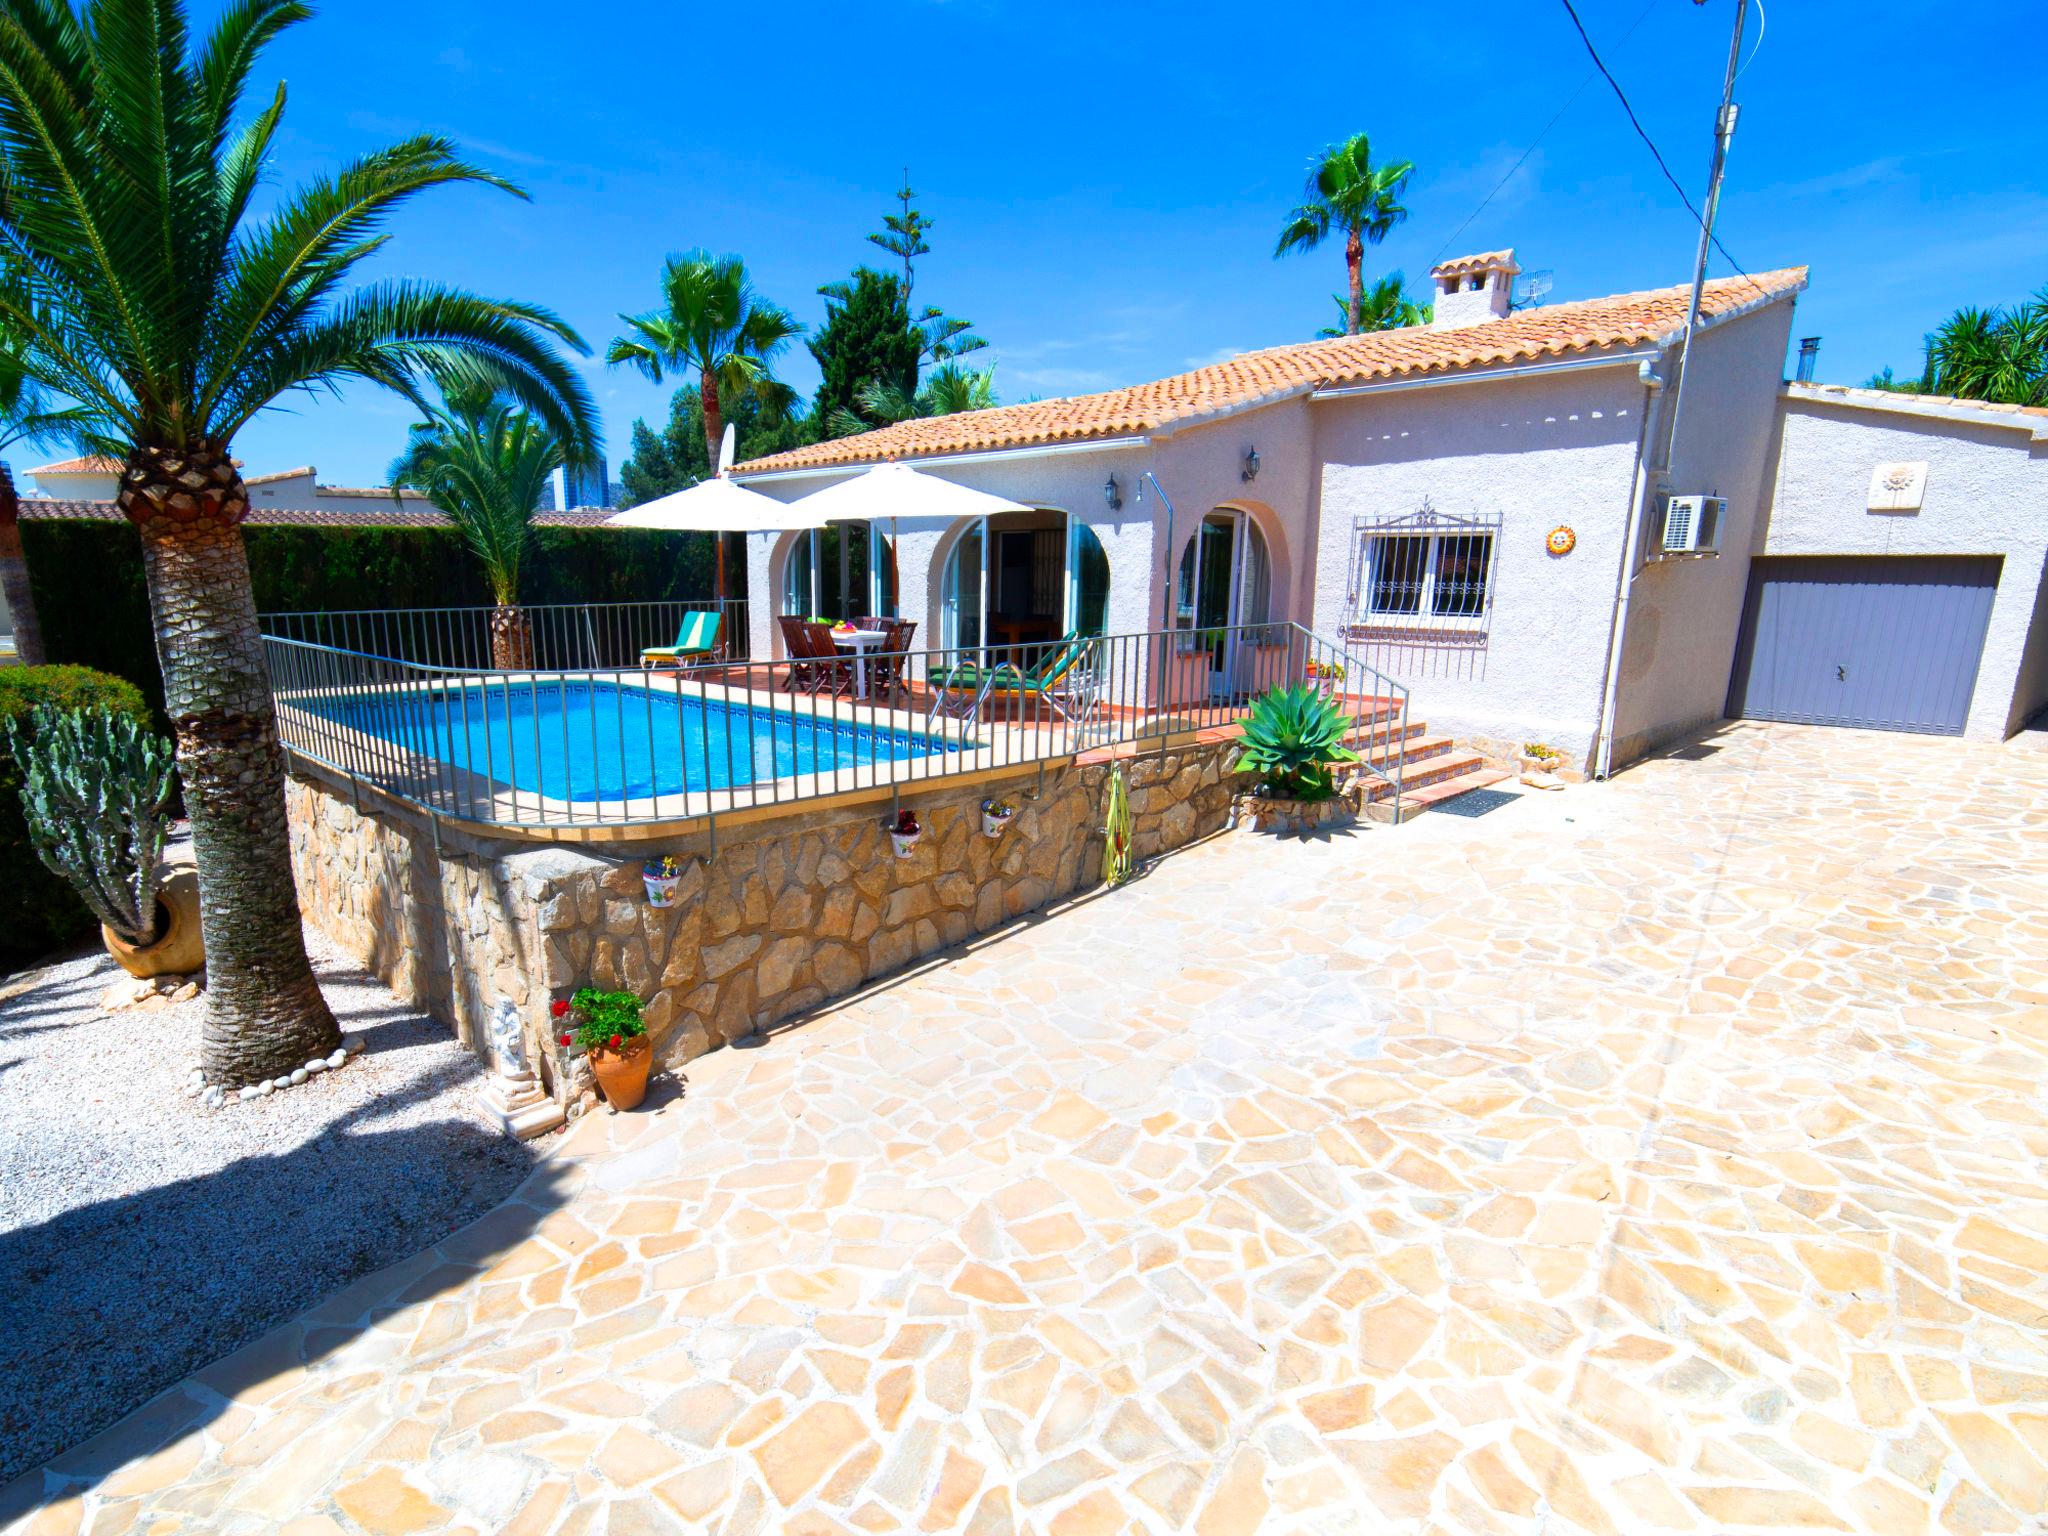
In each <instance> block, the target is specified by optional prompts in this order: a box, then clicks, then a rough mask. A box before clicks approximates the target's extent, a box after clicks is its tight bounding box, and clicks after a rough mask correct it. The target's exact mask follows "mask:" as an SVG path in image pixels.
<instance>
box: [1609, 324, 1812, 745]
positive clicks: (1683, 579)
mask: <svg viewBox="0 0 2048 1536" xmlns="http://www.w3.org/2000/svg"><path fill="white" fill-rule="evenodd" d="M1791 326H1792V306H1791V305H1790V304H1773V305H1771V306H1770V307H1768V308H1766V309H1762V310H1759V311H1757V312H1756V313H1754V314H1750V315H1744V316H1742V317H1740V318H1738V319H1735V320H1731V321H1729V322H1727V323H1726V324H1723V325H1718V326H1713V327H1711V328H1709V329H1707V330H1704V331H1702V332H1700V333H1699V334H1698V335H1697V336H1696V337H1695V338H1694V340H1693V347H1692V362H1691V365H1690V366H1691V368H1692V381H1691V383H1690V384H1688V385H1687V386H1686V389H1685V402H1684V407H1683V409H1682V410H1681V412H1680V419H1679V423H1678V434H1677V438H1676V440H1675V441H1674V442H1673V443H1672V447H1671V470H1670V480H1671V489H1672V490H1673V492H1674V493H1676V494H1678V495H1690V494H1695V493H1698V494H1704V495H1709V496H1722V497H1725V498H1727V502H1728V511H1727V520H1726V522H1725V524H1724V525H1723V527H1722V530H1721V553H1720V554H1718V555H1714V556H1707V557H1699V558H1688V559H1681V560H1658V561H1652V562H1651V563H1650V564H1648V565H1646V566H1645V567H1644V568H1643V570H1642V573H1641V575H1639V576H1638V577H1637V579H1636V584H1635V590H1634V592H1633V593H1632V594H1631V595H1630V598H1629V616H1628V634H1627V636H1626V638H1625V640H1624V643H1623V646H1622V653H1621V685H1620V687H1619V689H1618V690H1617V692H1616V697H1615V723H1616V731H1615V742H1614V761H1615V763H1616V764H1617V765H1619V764H1622V763H1626V762H1629V761H1631V760H1633V759H1634V758H1637V757H1640V756H1642V754H1643V753H1645V752H1647V751H1649V750H1651V749H1652V748H1654V747H1656V746H1657V745H1659V744H1661V743H1662V742H1665V741H1669V740H1671V739H1673V738H1674V737H1678V736H1682V735H1685V734H1687V733H1689V732H1691V731H1694V730H1698V729H1699V728H1701V727H1703V726H1707V725H1711V724H1712V723H1713V722H1715V721H1717V720H1719V719H1720V718H1721V717H1722V715H1723V713H1724V712H1725V710H1726V709H1727V704H1728V674H1729V669H1730V667H1731V666H1732V664H1733V662H1734V657H1735V641H1736V636H1737V634H1738V632H1739V631H1740V629H1741V627H1742V602H1743V597H1744V594H1745V593H1746V592H1747V590H1748V585H1749V556H1750V546H1751V543H1752V541H1753V538H1754V534H1755V530H1756V528H1757V527H1758V525H1759V524H1760V522H1761V521H1762V512H1763V508H1764V505H1765V502H1766V500H1767V486H1768V482H1769V464H1770V450H1771V441H1772V433H1773V429H1774V426H1775V424H1776V420H1777V397H1778V387H1779V385H1780V383H1781V382H1782V380H1783V378H1784V365H1785V344H1786V338H1787V336H1788V335H1789V334H1790V331H1791ZM1663 371H1664V373H1665V375H1666V376H1667V377H1670V378H1674V379H1675V378H1676V377H1677V368H1676V356H1675V350H1674V352H1673V353H1672V354H1668V355H1667V362H1666V364H1665V367H1664V370H1663ZM1666 393H1667V396H1668V394H1669V393H1670V392H1669V391H1667V392H1666ZM1660 405H1661V406H1662V408H1663V409H1666V410H1668V409H1669V408H1670V402H1669V400H1668V398H1667V399H1666V400H1664V401H1661V402H1660ZM1655 424H1656V423H1653V425H1655Z"/></svg>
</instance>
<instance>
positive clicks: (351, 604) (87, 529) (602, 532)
mask: <svg viewBox="0 0 2048 1536" xmlns="http://www.w3.org/2000/svg"><path fill="white" fill-rule="evenodd" d="M245 537H246V539H247V541H248V546H249V576H250V580H251V581H252V582H253V583H254V585H255V588H256V606H257V608H258V609H259V610H260V611H261V612H264V613H287V612H299V611H304V610H315V609H317V610H334V609H344V608H442V607H466V606H479V607H480V606H483V605H486V604H488V603H489V602H490V600H491V599H490V593H489V591H488V589H486V587H485V586H484V581H483V574H482V571H481V570H480V569H479V567H478V565H477V562H476V557H475V556H474V555H473V554H471V553H470V551H469V547H468V546H467V545H465V544H464V543H463V542H462V540H461V539H460V538H459V537H458V536H457V535H456V534H455V533H454V532H452V531H451V530H448V529H441V528H251V529H248V530H247V532H246V534H245ZM536 537H537V539H538V544H539V547H538V549H537V550H536V552H535V553H534V554H533V556H531V557H530V558H529V559H528V560H527V562H526V568H525V572H524V579H523V581H522V583H521V593H520V595H521V597H522V598H524V599H525V601H527V602H529V603H571V602H590V603H625V602H643V601H654V600H669V599H683V598H694V597H701V596H703V595H704V594H705V593H707V592H709V591H710V590H711V585H712V553H711V541H710V538H709V536H708V535H706V536H703V537H678V536H677V535H675V534H672V533H660V532H653V531H646V530H634V529H601V528H592V529H583V528H542V529H540V530H538V532H537V535H536ZM21 540H22V545H23V547H24V549H25V551H26V553H27V555H28V565H29V574H30V579H31V580H32V582H33V583H34V586H35V594H36V612H37V613H38V614H39V615H40V617H41V618H42V621H43V644H44V648H45V649H46V650H47V652H48V654H49V655H50V657H51V658H52V659H53V660H56V661H65V662H76V663H78V664H80V665H82V666H88V667H97V668H99V669H100V670H101V671H104V672H112V673H114V674H115V675H116V676H119V677H126V678H130V679H132V680H133V681H134V682H135V683H136V685H137V686H138V687H140V688H141V689H142V691H143V694H144V695H145V696H146V697H147V698H148V700H149V703H150V706H151V708H152V709H154V710H156V711H157V712H158V714H159V716H160V715H161V712H162V708H163V679H162V675H161V674H160V673H159V672H158V670H157V660H156V639H155V635H154V632H153V631H152V629H151V627H150V619H149V591H148V588H147V586H146V585H145V584H144V581H143V575H142V552H141V547H140V545H139V543H138V541H137V539H136V534H135V530H134V529H133V528H131V527H129V526H128V525H127V524H126V523H97V522H93V523H88V522H77V523H46V522H24V523H23V524H22V525H21ZM727 577H728V580H729V581H732V582H733V585H734V588H735V589H736V590H740V591H744V590H745V588H744V586H743V585H742V584H741V583H740V582H739V581H737V580H735V579H734V576H733V573H732V572H731V571H730V570H728V572H727Z"/></svg>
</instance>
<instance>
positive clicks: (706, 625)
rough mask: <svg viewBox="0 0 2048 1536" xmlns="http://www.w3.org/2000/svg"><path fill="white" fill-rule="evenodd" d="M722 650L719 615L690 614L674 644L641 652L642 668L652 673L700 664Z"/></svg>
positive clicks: (685, 619) (687, 615) (650, 647)
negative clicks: (687, 663)
mask: <svg viewBox="0 0 2048 1536" xmlns="http://www.w3.org/2000/svg"><path fill="white" fill-rule="evenodd" d="M717 648H718V615H717V614H715V613H686V614H684V615H683V627H682V628H681V629H679V630H677V631H676V643H675V644H674V645H652V646H649V647H648V648H647V649H646V650H644V651H642V652H641V653H640V665H641V666H642V667H643V668H645V669H647V670H649V671H652V670H653V669H654V668H655V667H658V666H662V665H664V664H668V665H675V664H678V663H681V662H685V661H699V660H702V659H703V658H704V657H706V656H709V655H710V654H711V653H712V652H713V651H714V650H716V649H717Z"/></svg>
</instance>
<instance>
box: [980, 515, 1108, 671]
mask: <svg viewBox="0 0 2048 1536" xmlns="http://www.w3.org/2000/svg"><path fill="white" fill-rule="evenodd" d="M940 560H941V562H942V565H941V571H940V580H939V633H940V635H941V637H942V639H943V643H944V644H945V645H946V646H947V647H949V648H951V649H957V650H979V649H981V648H982V647H984V646H1015V645H1036V644H1049V643H1051V642H1053V641H1056V640H1059V639H1061V638H1062V637H1064V636H1066V635H1071V634H1091V635H1099V634H1102V633H1103V632H1104V630H1105V629H1107V627H1108V624H1109V554H1108V552H1107V551H1106V550H1105V549H1104V548H1103V547H1102V540H1101V538H1100V537H1099V536H1098V535H1097V534H1096V532H1095V530H1094V529H1093V528H1091V527H1089V526H1088V524H1086V523H1084V522H1082V521H1081V520H1080V519H1079V518H1077V517H1072V516H1070V515H1069V514H1067V513H1065V512H1062V511H1060V510H1058V509H1057V508H1040V509H1034V510H1032V511H1028V512H1003V513H999V514H997V515H996V516H994V517H978V518H972V519H970V520H969V521H968V522H967V523H965V524H964V525H963V526H962V527H961V528H960V529H959V531H958V533H957V535H956V536H955V537H954V540H953V542H952V545H951V547H950V548H949V549H946V550H945V551H944V553H942V555H941V556H940Z"/></svg>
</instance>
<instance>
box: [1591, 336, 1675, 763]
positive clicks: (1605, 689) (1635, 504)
mask: <svg viewBox="0 0 2048 1536" xmlns="http://www.w3.org/2000/svg"><path fill="white" fill-rule="evenodd" d="M1637 374H1638V376H1639V377H1641V379H1642V381H1643V419H1642V423H1641V425H1639V426H1638V427H1637V428H1636V472H1635V478H1634V480H1633V481H1632V486H1633V489H1632V491H1631V494H1630V499H1629V504H1628V520H1627V522H1626V524H1625V525H1624V527H1623V532H1622V538H1621V570H1620V573H1619V574H1618V576H1617V577H1616V580H1615V585H1614V618H1613V624H1612V627H1611V628H1610V629H1609V630H1608V633H1607V675H1606V678H1605V679H1604V681H1603V682H1602V684H1601V689H1600V719H1599V723H1598V726H1597V727H1596V729H1597V730H1598V732H1599V734H1598V736H1597V738H1596V740H1595V742H1594V749H1595V750H1594V757H1593V777H1594V778H1595V779H1605V778H1607V777H1608V776H1609V775H1610V774H1612V773H1613V772H1614V711H1615V707H1616V703H1617V700H1618V698H1619V695H1620V693H1621V648H1622V645H1623V643H1624V642H1625V641H1626V640H1627V638H1628V602H1629V597H1630V595H1631V594H1632V593H1633V592H1634V591H1635V585H1636V546H1637V544H1639V543H1640V542H1641V541H1642V537H1643V509H1644V508H1645V507H1646V506H1647V505H1648V503H1649V500H1650V489H1651V484H1652V481H1653V479H1654V477H1655V476H1656V475H1657V474H1659V473H1660V471H1658V470H1657V469H1655V468H1653V467H1652V465H1651V463H1650V452H1649V449H1650V408H1651V406H1652V404H1653V403H1654V402H1655V401H1656V398H1657V393H1658V391H1660V390H1661V389H1663V387H1664V378H1663V376H1662V375H1661V374H1659V373H1658V372H1657V370H1656V369H1655V368H1654V367H1653V366H1652V365H1651V360H1648V359H1646V360H1645V361H1644V363H1643V365H1642V367H1641V368H1639V369H1638V370H1637Z"/></svg>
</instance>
